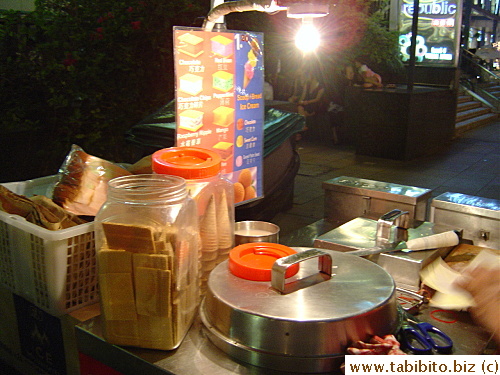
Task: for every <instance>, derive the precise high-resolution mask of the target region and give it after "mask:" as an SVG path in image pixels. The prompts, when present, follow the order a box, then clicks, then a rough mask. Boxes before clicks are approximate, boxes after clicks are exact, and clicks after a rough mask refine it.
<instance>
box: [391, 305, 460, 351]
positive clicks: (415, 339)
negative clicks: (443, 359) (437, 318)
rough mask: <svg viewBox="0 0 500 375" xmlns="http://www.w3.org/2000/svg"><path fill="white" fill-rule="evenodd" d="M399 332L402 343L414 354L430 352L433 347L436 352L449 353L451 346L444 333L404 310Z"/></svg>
mask: <svg viewBox="0 0 500 375" xmlns="http://www.w3.org/2000/svg"><path fill="white" fill-rule="evenodd" d="M401 334H402V344H403V345H404V346H405V347H406V348H408V349H409V350H411V351H412V352H413V353H414V354H432V350H433V349H434V350H436V351H437V352H438V353H450V352H451V349H452V347H453V341H452V340H451V338H450V337H449V336H448V335H447V334H446V333H444V332H443V331H441V330H439V329H438V328H436V327H434V326H433V325H432V324H430V323H426V322H421V321H419V320H418V319H417V318H415V317H414V316H412V315H410V314H408V313H406V312H405V320H404V321H403V324H402V326H401Z"/></svg>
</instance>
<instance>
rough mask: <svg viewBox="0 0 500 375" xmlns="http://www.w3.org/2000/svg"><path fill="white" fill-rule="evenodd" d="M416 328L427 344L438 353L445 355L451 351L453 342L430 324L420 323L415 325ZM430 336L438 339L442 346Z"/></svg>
mask: <svg viewBox="0 0 500 375" xmlns="http://www.w3.org/2000/svg"><path fill="white" fill-rule="evenodd" d="M417 327H418V328H419V329H420V331H421V332H422V334H423V335H424V337H425V339H426V340H427V342H428V343H429V344H430V345H431V346H432V347H433V348H434V349H435V350H436V351H437V352H439V353H446V352H449V351H450V350H451V348H452V347H453V341H452V340H451V338H450V337H449V336H448V335H447V334H446V333H444V332H443V331H441V330H440V329H438V328H436V327H434V326H433V325H432V324H429V323H426V322H421V323H417ZM431 333H432V334H434V335H436V336H438V337H439V341H442V342H443V343H444V344H443V345H441V343H438V342H436V340H434V338H433V337H432V335H431Z"/></svg>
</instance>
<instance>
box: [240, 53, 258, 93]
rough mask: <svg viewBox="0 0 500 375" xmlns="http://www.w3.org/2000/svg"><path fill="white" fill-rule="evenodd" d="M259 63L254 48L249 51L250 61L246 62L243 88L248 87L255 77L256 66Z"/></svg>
mask: <svg viewBox="0 0 500 375" xmlns="http://www.w3.org/2000/svg"><path fill="white" fill-rule="evenodd" d="M256 65H257V57H255V54H254V53H253V51H252V50H250V51H248V61H247V62H246V63H245V66H244V68H245V75H244V77H243V88H244V89H246V88H247V86H248V84H249V83H250V81H251V80H252V78H253V75H254V73H255V66H256Z"/></svg>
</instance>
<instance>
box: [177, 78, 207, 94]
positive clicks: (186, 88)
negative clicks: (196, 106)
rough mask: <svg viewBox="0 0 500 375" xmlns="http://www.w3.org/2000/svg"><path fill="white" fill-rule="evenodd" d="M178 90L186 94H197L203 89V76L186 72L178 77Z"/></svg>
mask: <svg viewBox="0 0 500 375" xmlns="http://www.w3.org/2000/svg"><path fill="white" fill-rule="evenodd" d="M179 90H181V91H182V92H184V93H186V94H188V95H193V96H195V95H198V94H199V93H200V92H202V91H203V77H201V76H197V75H195V74H191V73H186V74H184V75H183V76H181V77H180V78H179Z"/></svg>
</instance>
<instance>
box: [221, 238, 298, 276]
mask: <svg viewBox="0 0 500 375" xmlns="http://www.w3.org/2000/svg"><path fill="white" fill-rule="evenodd" d="M295 253H296V251H295V250H293V249H292V248H289V247H288V246H284V245H280V244H276V243H270V242H252V243H246V244H243V245H239V246H236V247H235V248H233V249H232V250H231V251H230V252H229V270H230V271H231V273H232V274H233V275H235V276H238V277H241V278H242V279H246V280H252V281H271V269H272V268H273V264H274V262H275V261H276V259H279V258H283V257H286V256H288V255H292V254H295ZM298 271H299V265H298V264H294V265H293V266H290V267H289V268H288V269H287V270H286V274H285V277H291V276H293V275H295V274H296V273H297V272H298Z"/></svg>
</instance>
